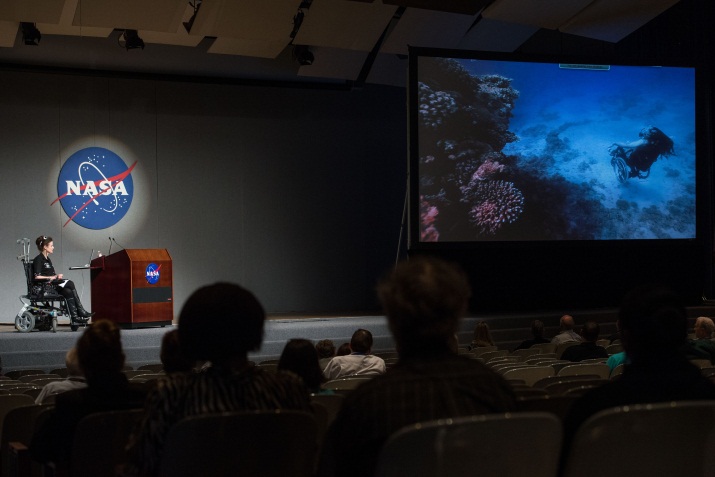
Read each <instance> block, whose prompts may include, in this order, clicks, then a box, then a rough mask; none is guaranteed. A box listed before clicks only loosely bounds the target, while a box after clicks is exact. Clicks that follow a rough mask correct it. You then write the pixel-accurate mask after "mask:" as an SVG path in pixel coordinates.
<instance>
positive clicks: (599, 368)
mask: <svg viewBox="0 0 715 477" xmlns="http://www.w3.org/2000/svg"><path fill="white" fill-rule="evenodd" d="M556 374H557V375H558V376H573V375H578V374H595V375H596V376H599V377H601V378H603V379H608V378H609V377H610V374H611V369H610V368H609V367H608V365H607V364H605V363H603V364H601V363H591V364H578V363H576V364H571V365H568V366H564V367H563V368H561V370H559V372H558V373H556Z"/></svg>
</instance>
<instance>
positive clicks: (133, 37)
mask: <svg viewBox="0 0 715 477" xmlns="http://www.w3.org/2000/svg"><path fill="white" fill-rule="evenodd" d="M122 38H123V39H124V48H126V49H127V50H136V49H137V48H141V49H142V50H143V49H144V40H142V39H141V38H139V33H137V31H136V30H124V33H123V34H122ZM120 44H121V43H120Z"/></svg>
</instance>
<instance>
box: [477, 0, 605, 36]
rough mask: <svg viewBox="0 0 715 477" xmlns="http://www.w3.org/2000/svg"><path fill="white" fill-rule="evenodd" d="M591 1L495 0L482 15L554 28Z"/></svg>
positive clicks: (510, 21)
mask: <svg viewBox="0 0 715 477" xmlns="http://www.w3.org/2000/svg"><path fill="white" fill-rule="evenodd" d="M591 3H593V0H539V1H534V0H495V1H494V3H492V4H491V5H489V6H488V7H487V8H485V9H484V11H483V12H482V16H483V17H484V18H489V19H490V20H499V21H502V22H507V23H521V24H523V25H533V26H537V27H541V28H549V29H551V30H556V29H557V28H558V27H560V26H561V25H563V24H564V23H566V22H567V21H568V20H570V19H571V18H572V17H573V16H574V15H576V14H577V13H578V12H580V11H581V10H583V9H584V8H586V7H587V6H588V5H589V4H591Z"/></svg>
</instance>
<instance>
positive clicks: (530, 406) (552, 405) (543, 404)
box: [516, 396, 578, 420]
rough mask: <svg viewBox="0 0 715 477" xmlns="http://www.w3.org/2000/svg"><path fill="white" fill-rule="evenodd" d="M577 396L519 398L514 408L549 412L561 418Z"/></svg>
mask: <svg viewBox="0 0 715 477" xmlns="http://www.w3.org/2000/svg"><path fill="white" fill-rule="evenodd" d="M577 399H578V396H537V397H528V398H524V399H519V400H517V401H516V409H517V411H519V412H549V413H551V414H554V415H555V416H556V417H558V418H559V419H561V420H563V419H564V418H565V417H566V415H567V414H568V412H569V410H570V409H571V406H572V405H573V403H574V402H575V401H576V400H577Z"/></svg>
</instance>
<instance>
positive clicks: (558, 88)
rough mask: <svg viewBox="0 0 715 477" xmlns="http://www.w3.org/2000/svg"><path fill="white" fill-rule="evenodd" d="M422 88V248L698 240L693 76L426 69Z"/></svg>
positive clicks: (497, 66)
mask: <svg viewBox="0 0 715 477" xmlns="http://www.w3.org/2000/svg"><path fill="white" fill-rule="evenodd" d="M619 68H622V69H619ZM659 75H660V76H659ZM418 77H419V83H418V88H419V90H418V110H417V114H418V124H419V125H418V147H419V165H418V177H419V179H418V181H419V217H420V228H419V232H420V240H421V241H422V242H449V241H460V242H465V241H467V242H468V241H484V240H487V241H496V240H500V241H517V240H614V239H658V238H694V237H695V143H694V136H695V133H694V131H695V119H694V118H695V114H694V88H693V86H692V85H693V84H694V83H693V81H692V72H691V71H690V70H684V69H673V68H670V69H665V71H664V69H659V70H656V69H655V68H652V69H646V68H637V69H635V70H634V69H633V68H632V67H612V68H610V69H609V70H608V71H563V70H561V69H558V65H553V64H544V63H512V62H498V61H482V60H466V59H449V58H420V63H419V76H418ZM664 78H667V80H668V81H664ZM644 85H646V86H647V87H644Z"/></svg>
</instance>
